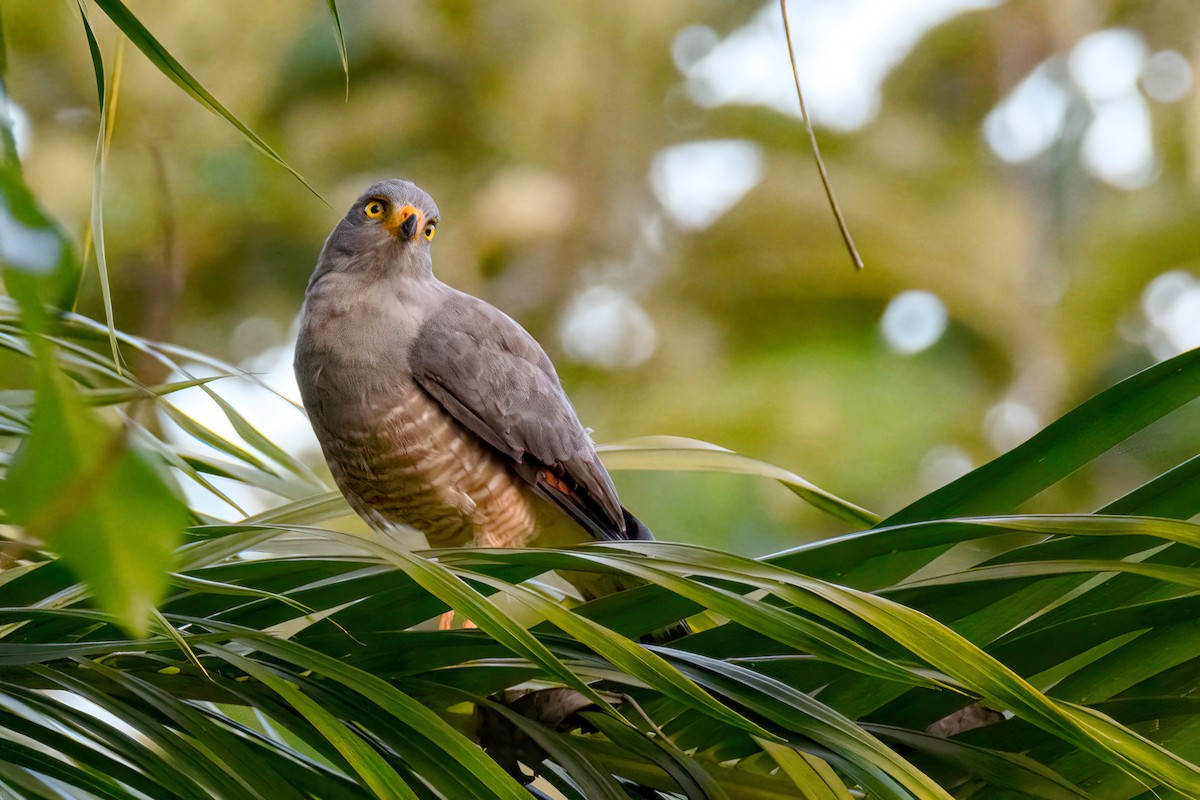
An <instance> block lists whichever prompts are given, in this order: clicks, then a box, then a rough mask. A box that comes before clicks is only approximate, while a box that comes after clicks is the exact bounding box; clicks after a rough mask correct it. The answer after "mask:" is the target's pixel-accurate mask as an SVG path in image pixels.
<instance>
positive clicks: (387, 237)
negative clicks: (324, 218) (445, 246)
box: [318, 178, 439, 275]
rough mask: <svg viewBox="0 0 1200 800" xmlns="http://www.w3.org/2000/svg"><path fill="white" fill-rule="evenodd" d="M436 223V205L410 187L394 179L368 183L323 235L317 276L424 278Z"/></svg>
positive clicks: (428, 197)
mask: <svg viewBox="0 0 1200 800" xmlns="http://www.w3.org/2000/svg"><path fill="white" fill-rule="evenodd" d="M438 218H439V215H438V207H437V204H436V203H434V202H433V198H432V197H430V196H429V195H428V194H426V193H425V192H424V191H423V190H422V189H421V188H420V187H418V186H417V185H416V184H414V183H412V182H410V181H405V180H400V179H399V178H389V179H388V180H383V181H379V182H378V183H375V184H372V185H371V187H370V188H368V189H367V191H365V192H363V194H362V196H360V197H359V198H358V199H357V200H355V201H354V205H352V206H350V210H349V211H347V212H346V216H345V217H343V218H342V220H341V221H340V222H338V224H337V227H335V228H334V229H333V233H331V234H330V235H329V239H328V240H327V241H326V242H325V248H324V250H322V252H321V263H319V264H318V272H325V271H358V270H369V271H372V272H375V271H378V270H386V271H389V272H390V271H393V270H395V271H398V272H399V273H402V274H412V275H415V274H422V273H428V272H429V271H430V269H431V267H430V263H431V258H430V251H429V243H430V240H432V239H433V235H434V232H435V231H436V230H437V224H438Z"/></svg>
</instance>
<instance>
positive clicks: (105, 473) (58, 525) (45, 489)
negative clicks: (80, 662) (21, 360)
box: [3, 363, 188, 636]
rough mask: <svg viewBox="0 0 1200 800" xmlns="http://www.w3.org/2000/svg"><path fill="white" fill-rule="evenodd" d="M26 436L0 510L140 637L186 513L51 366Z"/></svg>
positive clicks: (121, 436)
mask: <svg viewBox="0 0 1200 800" xmlns="http://www.w3.org/2000/svg"><path fill="white" fill-rule="evenodd" d="M41 366H42V367H43V371H42V375H41V377H40V381H39V388H38V396H37V402H36V405H35V407H34V410H33V416H32V419H31V432H30V434H29V437H28V438H27V439H26V440H25V442H24V443H23V445H22V447H21V449H20V450H19V451H18V452H17V454H16V456H15V457H14V459H13V464H12V467H11V469H10V471H9V476H8V480H7V481H6V482H5V484H4V487H3V488H4V494H5V496H6V497H5V500H6V502H5V507H6V508H7V509H8V511H9V514H10V515H11V519H12V521H13V522H14V523H16V524H19V525H23V526H24V527H25V529H26V533H27V535H29V536H32V537H35V538H41V539H44V540H45V541H46V542H47V543H48V544H49V545H50V546H51V547H52V548H54V549H55V550H57V551H58V552H59V553H60V554H61V555H62V557H63V560H64V561H65V563H66V564H67V565H68V566H69V567H70V568H71V569H72V571H73V572H75V574H77V575H79V576H80V577H81V578H82V579H83V580H84V581H85V582H86V583H87V584H88V586H89V588H90V589H91V591H92V593H93V595H94V596H95V598H96V601H97V603H98V604H99V605H100V606H101V608H103V609H105V610H107V611H108V612H110V613H111V614H112V615H113V616H114V617H115V618H116V619H117V620H118V621H120V623H121V624H122V625H123V626H125V628H126V629H128V630H129V631H132V632H133V633H134V634H135V635H139V636H141V635H145V633H146V631H147V630H148V624H149V619H150V615H151V612H152V611H153V610H154V607H155V603H156V602H157V600H158V599H159V597H161V596H162V593H163V591H164V590H165V588H166V585H167V572H168V570H169V569H170V567H171V565H172V562H173V561H174V550H175V545H176V543H177V542H178V541H179V540H180V538H181V536H182V531H183V528H184V527H185V526H186V525H187V523H188V518H187V511H186V509H185V508H184V506H183V505H182V503H180V502H179V500H178V499H176V497H175V496H174V495H173V494H172V493H171V491H170V489H169V488H168V487H167V486H166V484H165V483H164V482H163V481H162V479H161V478H160V477H159V475H158V474H157V473H156V472H155V471H154V469H153V468H152V467H151V466H150V465H149V464H148V463H147V462H146V461H145V460H144V459H143V458H142V456H141V455H140V454H139V453H137V452H135V451H133V450H131V449H129V447H128V446H127V444H126V441H125V435H124V432H123V431H122V430H120V429H115V430H114V429H112V428H110V427H108V426H107V425H105V424H103V423H102V422H101V420H100V419H99V418H98V417H96V416H95V414H94V413H93V412H91V411H90V410H89V409H87V408H86V407H84V405H83V403H82V402H81V400H80V398H79V396H78V395H77V394H75V393H74V392H73V391H72V390H71V388H70V387H69V386H68V385H67V383H66V381H65V379H64V378H63V377H62V376H61V375H59V374H57V373H56V372H55V371H54V369H53V366H52V365H48V364H45V363H41Z"/></svg>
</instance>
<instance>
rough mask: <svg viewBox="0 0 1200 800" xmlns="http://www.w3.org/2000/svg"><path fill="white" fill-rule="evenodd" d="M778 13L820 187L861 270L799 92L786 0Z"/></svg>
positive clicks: (860, 259) (853, 258)
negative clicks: (818, 175)
mask: <svg viewBox="0 0 1200 800" xmlns="http://www.w3.org/2000/svg"><path fill="white" fill-rule="evenodd" d="M779 11H780V13H781V14H783V35H784V36H785V37H786V38H787V47H788V61H790V62H791V64H792V78H794V79H795V81H796V97H798V98H799V99H800V116H801V117H802V118H803V119H804V129H805V130H806V131H808V140H809V141H810V142H812V149H813V158H814V159H816V162H817V172H819V173H820V174H821V185H822V186H824V187H825V196H826V197H827V198H829V208H830V209H831V210H832V211H833V218H834V219H835V220H837V225H838V230H839V231H841V233H842V241H844V242H845V243H846V250H847V251H849V253H850V260H851V261H852V262H854V268H855V269H862V268H863V260H862V256H860V255H859V254H858V248H857V247H855V246H854V237H853V236H851V235H850V228H849V226H848V225H846V218H845V217H844V216H842V207H841V206H840V205H838V201H837V198H836V197H834V194H833V187H832V186H831V185H830V184H829V173H828V172H826V171H825V162H824V160H822V158H821V148H820V147H819V146H818V145H817V134H816V131H814V130H813V126H812V120H811V119H809V118H808V107H807V106H806V105H805V104H804V92H803V91H801V90H800V72H799V70H797V69H796V52H795V50H794V49H793V48H792V30H791V28H790V27H789V26H788V15H787V0H779Z"/></svg>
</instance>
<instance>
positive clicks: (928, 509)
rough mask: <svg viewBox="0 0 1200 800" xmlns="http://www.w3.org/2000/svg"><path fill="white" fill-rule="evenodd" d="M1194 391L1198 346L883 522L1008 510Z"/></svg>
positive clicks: (1199, 376)
mask: <svg viewBox="0 0 1200 800" xmlns="http://www.w3.org/2000/svg"><path fill="white" fill-rule="evenodd" d="M1196 397H1200V348H1197V349H1195V350H1190V351H1188V352H1186V353H1183V354H1181V355H1178V356H1175V357H1174V358H1171V359H1168V360H1166V361H1163V362H1162V363H1160V364H1155V365H1154V366H1153V367H1150V368H1149V369H1146V370H1143V371H1142V372H1139V373H1137V374H1136V375H1134V376H1132V377H1129V378H1126V379H1125V380H1123V381H1121V382H1120V383H1118V384H1117V385H1116V386H1113V387H1112V388H1110V389H1106V390H1105V391H1103V392H1101V393H1100V394H1098V395H1096V396H1095V397H1093V398H1092V399H1090V400H1088V401H1087V402H1085V403H1083V404H1082V405H1080V406H1079V407H1078V408H1076V409H1074V410H1073V411H1070V412H1068V413H1067V414H1066V415H1064V416H1063V417H1061V418H1060V419H1058V420H1056V421H1055V422H1053V423H1051V424H1050V425H1048V426H1047V427H1046V428H1045V430H1043V431H1041V432H1040V433H1038V434H1037V435H1035V436H1033V437H1032V438H1030V439H1029V440H1027V441H1026V442H1024V443H1023V444H1021V445H1019V446H1018V447H1016V448H1014V449H1012V450H1010V451H1009V452H1007V453H1005V454H1004V455H1002V456H1000V457H999V458H997V459H995V460H994V461H991V462H989V463H987V464H984V465H983V466H982V467H980V468H979V469H977V470H974V471H973V472H971V473H968V474H967V475H964V476H963V477H961V478H959V479H958V480H956V481H954V482H953V483H951V484H949V485H947V486H944V487H942V488H941V489H938V490H937V491H936V492H933V493H932V494H929V495H926V496H925V497H922V498H921V499H920V500H918V501H916V502H915V503H912V504H911V505H909V506H907V507H906V508H903V509H901V510H900V511H898V512H896V513H895V514H893V515H892V516H890V517H888V518H887V519H886V520H884V524H886V525H896V524H899V523H902V522H917V521H920V520H927V519H941V518H945V517H962V516H976V515H980V514H1005V513H1008V512H1010V511H1012V510H1014V509H1015V508H1016V507H1017V506H1018V505H1020V504H1021V503H1022V502H1024V501H1026V500H1028V499H1029V498H1031V497H1033V496H1034V495H1035V494H1037V493H1038V492H1040V491H1042V490H1043V489H1046V488H1047V487H1049V486H1051V485H1053V484H1054V483H1057V482H1058V481H1059V480H1061V479H1063V478H1065V477H1066V476H1067V475H1070V474H1071V473H1072V472H1074V471H1075V470H1077V469H1079V468H1080V467H1082V466H1083V465H1084V464H1087V463H1088V462H1089V461H1092V460H1093V459H1095V458H1096V457H1098V456H1099V455H1101V454H1102V453H1104V452H1106V451H1107V450H1109V449H1110V448H1112V447H1114V446H1116V445H1117V444H1120V443H1121V442H1123V441H1124V440H1125V439H1127V438H1129V437H1130V436H1132V435H1133V434H1134V433H1137V432H1138V431H1140V430H1141V429H1143V428H1145V427H1146V426H1147V425H1149V424H1150V423H1152V422H1154V421H1156V420H1158V419H1161V418H1162V417H1164V416H1166V415H1167V414H1169V413H1170V412H1172V411H1174V410H1175V409H1177V408H1179V407H1180V406H1182V405H1184V404H1185V403H1187V402H1189V401H1191V400H1194V399H1195V398H1196Z"/></svg>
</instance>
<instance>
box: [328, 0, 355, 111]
mask: <svg viewBox="0 0 1200 800" xmlns="http://www.w3.org/2000/svg"><path fill="white" fill-rule="evenodd" d="M328 3H329V16H330V17H331V18H332V19H333V38H334V39H336V40H337V49H338V58H340V59H341V60H342V73H343V74H344V75H345V76H346V99H347V100H349V99H350V59H349V58H348V57H347V55H346V37H345V35H344V34H343V33H342V16H341V14H339V13H338V7H337V0H328Z"/></svg>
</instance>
